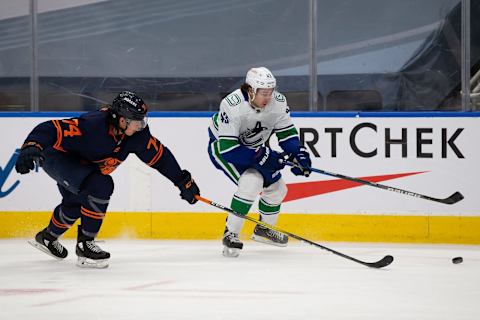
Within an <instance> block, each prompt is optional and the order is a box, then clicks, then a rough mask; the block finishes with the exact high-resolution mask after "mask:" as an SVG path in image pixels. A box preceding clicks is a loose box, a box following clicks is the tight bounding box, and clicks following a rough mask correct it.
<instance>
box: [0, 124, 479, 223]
mask: <svg viewBox="0 0 480 320" xmlns="http://www.w3.org/2000/svg"><path fill="white" fill-rule="evenodd" d="M46 120H49V118H25V117H21V118H10V117H0V136H2V137H4V138H3V139H2V143H1V146H0V167H1V169H2V170H1V171H0V211H47V210H51V209H52V208H53V207H55V205H56V204H57V203H58V202H59V201H60V195H59V193H58V191H57V188H56V185H55V183H54V182H53V181H52V180H51V179H50V178H49V177H48V176H47V175H46V174H45V173H44V172H43V171H42V170H40V172H38V173H31V174H28V175H23V176H21V175H19V174H17V173H16V172H15V171H14V169H13V170H12V165H13V160H12V157H13V154H14V152H15V149H17V148H19V147H20V146H21V144H22V143H23V140H24V139H25V137H26V136H27V134H28V133H29V131H30V130H31V129H32V128H33V127H34V126H35V125H36V124H38V123H39V122H42V121H46ZM209 121H210V119H209V118H155V117H153V118H150V119H149V125H150V128H151V132H152V133H153V134H154V135H155V136H156V137H157V138H159V139H160V141H162V142H163V143H164V144H165V145H166V146H168V147H169V148H170V149H171V150H172V152H173V153H174V154H175V155H176V157H177V160H178V161H179V163H180V165H181V166H182V167H184V168H185V169H188V170H189V171H191V173H192V175H193V177H194V178H195V180H196V181H197V183H198V185H199V187H200V189H201V193H202V195H203V196H205V197H207V198H210V199H212V200H214V201H216V202H220V203H223V204H226V205H228V204H229V202H230V197H231V195H232V194H233V192H234V190H235V186H234V185H233V184H232V183H231V182H230V181H229V180H228V179H227V178H226V177H225V176H224V175H223V173H222V172H220V171H218V170H217V169H215V167H214V166H213V165H212V164H211V163H210V160H209V158H208V154H207V144H208V134H207V127H208V124H209ZM294 122H295V124H296V125H297V127H298V128H299V129H300V131H301V135H302V139H303V140H304V141H305V143H306V145H307V146H308V147H309V149H310V152H311V154H312V158H313V167H316V168H320V169H324V170H327V171H332V172H336V173H341V174H345V175H348V176H352V177H369V176H384V175H394V174H410V175H408V176H404V177H401V178H396V179H392V180H386V181H382V182H380V183H383V184H386V185H390V186H393V187H397V188H401V189H406V190H410V191H413V192H416V193H421V194H425V195H429V196H432V197H437V198H444V197H447V196H449V195H450V194H452V193H453V192H454V191H460V192H462V194H463V195H464V196H465V199H464V200H462V201H460V202H459V203H457V204H454V205H445V204H441V203H435V202H431V201H427V200H423V199H417V198H413V197H409V196H406V195H400V194H397V193H394V192H389V191H385V190H380V189H377V188H373V187H369V186H360V187H355V188H347V189H342V187H338V186H339V182H338V181H335V180H336V179H335V178H331V177H328V176H324V175H320V174H316V173H312V175H311V176H310V177H309V178H303V177H295V176H293V175H292V174H291V173H290V171H289V170H288V169H285V170H284V171H283V176H284V178H285V180H286V182H287V184H295V183H303V182H310V184H309V185H300V186H299V185H295V189H302V188H303V189H306V188H307V189H308V190H309V191H311V192H313V193H314V194H316V195H313V196H310V197H307V198H303V199H298V200H293V201H288V202H286V203H285V204H284V205H283V212H290V213H312V214H315V213H336V214H399V215H430V214H432V215H475V216H478V215H480V213H479V210H478V209H479V208H480V200H479V197H478V195H477V193H478V187H477V182H478V181H479V180H480V179H479V178H480V173H479V170H478V165H479V159H480V157H479V147H478V139H479V137H480V128H479V124H478V122H479V119H478V118H473V117H472V118H469V117H465V118H442V117H438V118H437V117H435V118H427V117H420V118H413V117H406V118H321V117H319V118H309V117H305V118H302V117H300V118H299V117H297V118H294ZM272 145H275V143H272ZM418 172H421V173H418ZM413 173H416V174H413ZM112 176H113V178H114V180H115V193H114V195H113V197H112V200H111V205H110V208H109V210H111V211H153V212H171V211H173V212H192V211H198V212H211V211H216V210H215V209H212V208H211V207H208V206H206V205H204V204H200V203H199V204H197V205H194V206H190V205H188V204H186V203H184V201H182V200H181V199H180V197H179V195H178V194H179V192H178V190H177V189H176V188H175V187H174V186H173V185H172V184H171V183H170V182H169V181H168V180H167V179H166V178H164V177H163V176H161V175H160V174H159V173H157V172H156V171H154V170H152V169H150V168H148V167H146V166H145V165H143V164H142V163H141V162H140V161H139V160H138V159H137V158H136V157H135V156H134V155H132V156H130V157H129V159H128V160H127V161H126V162H125V163H124V164H122V165H121V166H120V167H119V168H118V169H117V170H116V171H115V172H114V173H113V174H112ZM293 188H294V187H291V189H293ZM335 188H337V189H339V190H338V191H332V190H334V189H335ZM312 190H313V191H312Z"/></svg>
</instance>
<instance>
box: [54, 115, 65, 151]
mask: <svg viewBox="0 0 480 320" xmlns="http://www.w3.org/2000/svg"><path fill="white" fill-rule="evenodd" d="M52 122H53V125H54V126H55V128H56V129H57V141H56V142H55V144H54V145H53V148H54V149H56V150H58V151H63V152H66V151H65V150H64V149H63V148H62V139H63V134H62V126H61V125H60V122H59V121H58V120H52Z"/></svg>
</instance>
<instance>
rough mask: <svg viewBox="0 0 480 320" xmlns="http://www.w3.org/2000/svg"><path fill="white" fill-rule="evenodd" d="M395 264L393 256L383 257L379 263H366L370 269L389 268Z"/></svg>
mask: <svg viewBox="0 0 480 320" xmlns="http://www.w3.org/2000/svg"><path fill="white" fill-rule="evenodd" d="M392 262H393V257H392V256H391V255H388V256H385V257H383V258H382V259H381V260H378V261H377V262H370V263H369V262H366V263H365V265H366V266H368V267H370V268H377V269H380V268H383V267H386V266H388V265H389V264H391V263H392Z"/></svg>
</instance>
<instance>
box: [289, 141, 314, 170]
mask: <svg viewBox="0 0 480 320" xmlns="http://www.w3.org/2000/svg"><path fill="white" fill-rule="evenodd" d="M293 162H294V163H295V164H297V165H298V167H292V169H290V171H292V173H293V174H294V175H296V176H305V177H308V176H309V175H310V173H312V170H310V167H311V166H312V160H310V154H309V153H308V151H307V148H305V147H300V152H299V153H297V154H296V155H295V156H294V157H293Z"/></svg>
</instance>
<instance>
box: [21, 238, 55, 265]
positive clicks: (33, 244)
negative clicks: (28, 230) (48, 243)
mask: <svg viewBox="0 0 480 320" xmlns="http://www.w3.org/2000/svg"><path fill="white" fill-rule="evenodd" d="M27 242H28V243H29V244H30V245H31V246H32V247H34V248H37V249H38V250H40V251H42V252H45V253H46V254H48V255H49V256H50V257H53V258H55V259H56V260H63V259H64V258H60V257H57V256H56V255H54V254H52V253H51V252H50V250H48V248H47V247H45V246H44V245H41V244H40V243H38V242H37V241H35V240H28V241H27Z"/></svg>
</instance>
